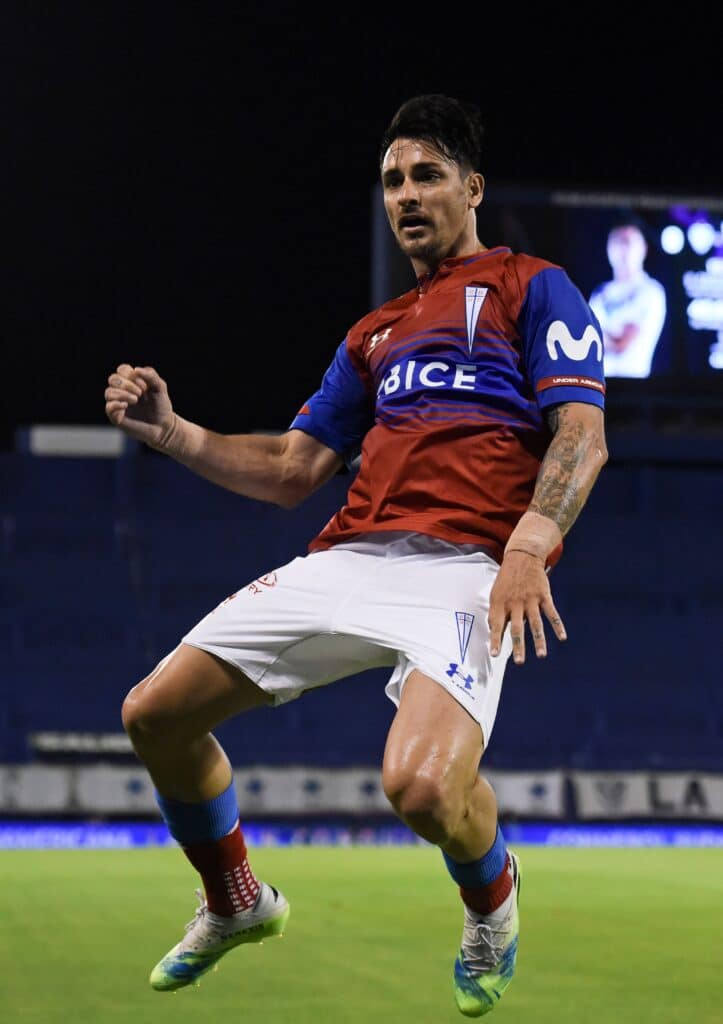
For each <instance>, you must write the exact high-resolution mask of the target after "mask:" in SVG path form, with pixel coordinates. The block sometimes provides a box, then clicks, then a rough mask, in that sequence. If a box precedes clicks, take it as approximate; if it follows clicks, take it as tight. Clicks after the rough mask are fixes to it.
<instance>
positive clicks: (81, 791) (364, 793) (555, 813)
mask: <svg viewBox="0 0 723 1024" xmlns="http://www.w3.org/2000/svg"><path fill="white" fill-rule="evenodd" d="M487 778H488V779H489V781H490V783H491V784H492V786H493V788H494V789H495V792H496V794H497V801H498V804H499V807H500V812H501V813H502V814H506V815H515V816H520V817H533V818H562V817H564V786H565V778H564V775H563V773H562V772H529V773H528V772H494V773H490V774H488V775H487ZM234 782H235V784H236V793H237V796H238V802H239V808H240V811H241V816H242V817H243V818H246V819H250V818H253V817H255V816H258V817H263V816H268V815H307V816H313V815H324V814H358V815H360V816H364V815H367V816H369V815H386V814H391V813H392V810H391V807H390V805H389V802H388V800H387V798H386V796H385V794H384V790H383V788H382V780H381V773H380V772H379V770H378V769H376V768H351V769H343V770H337V771H330V770H329V769H315V768H308V767H285V768H275V767H256V768H243V769H238V768H237V769H236V770H235V771H234ZM157 810H158V808H157V804H156V801H155V793H154V787H153V783H152V782H151V780H150V778H149V776H148V774H147V772H146V771H145V769H143V768H142V767H135V766H134V767H124V766H115V765H108V764H98V765H79V766H67V767H66V766H64V767H52V766H49V765H48V766H46V765H6V766H0V813H5V814H7V813H12V812H20V813H23V814H28V813H35V814H41V815H49V814H77V815H82V814H102V815H109V816H110V815H132V814H141V815H147V814H154V813H157Z"/></svg>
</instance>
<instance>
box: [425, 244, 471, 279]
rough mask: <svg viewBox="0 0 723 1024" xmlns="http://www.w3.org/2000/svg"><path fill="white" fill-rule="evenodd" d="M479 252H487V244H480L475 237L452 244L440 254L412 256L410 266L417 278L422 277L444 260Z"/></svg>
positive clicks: (429, 273) (434, 272) (437, 267)
mask: <svg viewBox="0 0 723 1024" xmlns="http://www.w3.org/2000/svg"><path fill="white" fill-rule="evenodd" d="M481 252H487V246H486V245H482V243H481V242H480V240H479V239H478V238H475V239H473V240H472V241H470V242H469V243H467V244H463V245H459V246H452V248H451V249H449V250H448V251H447V252H445V253H444V255H441V256H435V257H434V258H416V257H414V256H412V257H411V262H412V268H413V270H414V273H415V275H416V276H417V278H418V279H419V278H422V277H429V276H431V275H432V274H436V272H437V271H438V270H439V268H440V266H441V265H442V264H443V263H444V261H445V260H451V259H462V258H464V257H465V256H477V255H478V254H479V253H481Z"/></svg>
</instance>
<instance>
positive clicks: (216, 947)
mask: <svg viewBox="0 0 723 1024" xmlns="http://www.w3.org/2000/svg"><path fill="white" fill-rule="evenodd" d="M196 895H197V896H198V900H199V903H200V906H199V907H198V909H197V910H196V914H195V916H194V918H193V920H192V921H189V922H188V924H187V925H186V934H185V935H184V937H183V938H182V939H181V941H180V942H179V943H178V944H177V945H176V946H174V947H173V949H171V950H169V952H168V953H166V955H165V956H164V957H163V959H162V960H161V961H160V962H159V963H157V964H156V966H155V967H154V968H153V970H152V971H151V977H150V982H151V985H152V986H153V988H154V989H156V990H157V991H159V992H169V991H173V990H174V989H177V988H183V987H184V986H185V985H192V984H194V983H196V982H197V981H198V979H199V978H200V977H201V975H202V974H205V973H206V971H209V970H210V969H211V968H212V967H214V966H215V964H216V963H217V961H218V960H220V959H221V957H222V956H223V955H224V953H228V951H229V950H230V949H233V948H234V946H238V945H240V944H241V943H242V942H259V943H260V942H261V941H262V940H263V939H265V938H266V937H267V936H271V935H281V933H282V932H283V930H284V927H285V925H286V922H287V920H288V918H289V912H290V908H289V904H288V902H287V900H286V898H285V897H284V896H282V894H281V893H280V892H279V891H278V889H274V887H273V886H271V885H266V883H265V882H262V883H261V887H260V889H259V894H258V896H257V898H256V902H255V903H254V905H253V907H249V908H248V910H242V911H240V912H239V913H238V914H234V915H233V916H232V917H219V916H218V914H212V913H211V911H210V910H209V909H208V906H207V904H206V900H205V899H204V897H203V893H202V892H201V890H200V889H197V890H196Z"/></svg>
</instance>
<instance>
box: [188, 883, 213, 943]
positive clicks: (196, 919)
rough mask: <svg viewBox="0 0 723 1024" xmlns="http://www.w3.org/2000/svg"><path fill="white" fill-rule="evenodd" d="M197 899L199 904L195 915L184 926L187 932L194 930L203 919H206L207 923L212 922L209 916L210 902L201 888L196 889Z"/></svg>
mask: <svg viewBox="0 0 723 1024" xmlns="http://www.w3.org/2000/svg"><path fill="white" fill-rule="evenodd" d="M196 899H197V900H198V904H199V905H198V906H197V907H196V913H195V914H194V915H193V918H192V919H191V920H190V921H189V922H188V924H187V925H186V926H185V928H184V931H185V932H186V934H188V932H191V931H193V929H194V928H195V927H196V925H197V924H200V923H201V922H202V921H205V922H206V924H209V923H210V922H209V921H208V917H207V914H208V903H207V902H206V897H205V896H204V894H203V892H202V890H201V889H196Z"/></svg>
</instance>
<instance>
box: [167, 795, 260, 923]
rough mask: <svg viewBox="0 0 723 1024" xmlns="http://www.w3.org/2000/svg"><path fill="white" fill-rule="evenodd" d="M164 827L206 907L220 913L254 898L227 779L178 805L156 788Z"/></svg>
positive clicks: (254, 884)
mask: <svg viewBox="0 0 723 1024" xmlns="http://www.w3.org/2000/svg"><path fill="white" fill-rule="evenodd" d="M156 801H157V803H158V806H159V808H160V810H161V814H162V815H163V818H164V820H165V822H166V824H167V825H168V830H169V832H170V833H171V835H172V836H173V838H174V839H175V840H176V842H177V843H178V844H179V845H180V846H181V847H182V849H183V852H184V853H185V855H186V856H187V857H188V859H189V861H190V862H191V864H193V866H194V867H195V869H196V870H197V871H198V873H199V874H200V876H201V879H202V880H203V887H204V890H205V893H206V902H207V903H208V909H209V910H210V911H211V912H212V913H214V914H219V915H220V916H221V917H230V916H231V915H232V914H238V913H239V912H240V911H242V910H247V909H248V908H249V907H252V906H253V905H254V903H255V902H256V897H257V896H258V894H259V883H258V881H257V879H256V877H255V876H254V873H253V871H252V870H251V867H250V866H249V862H248V855H247V850H246V842H245V840H244V837H243V833H242V831H241V826H240V823H239V809H238V803H237V800H236V793H235V790H234V787H233V783H231V784H230V785H229V787H228V789H226V790H224V792H223V793H220V794H219V795H218V796H217V797H214V798H213V799H212V800H203V801H201V802H200V803H192V804H189V803H184V802H183V801H180V800H171V799H169V798H168V797H165V796H162V795H161V794H160V793H158V792H156Z"/></svg>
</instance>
